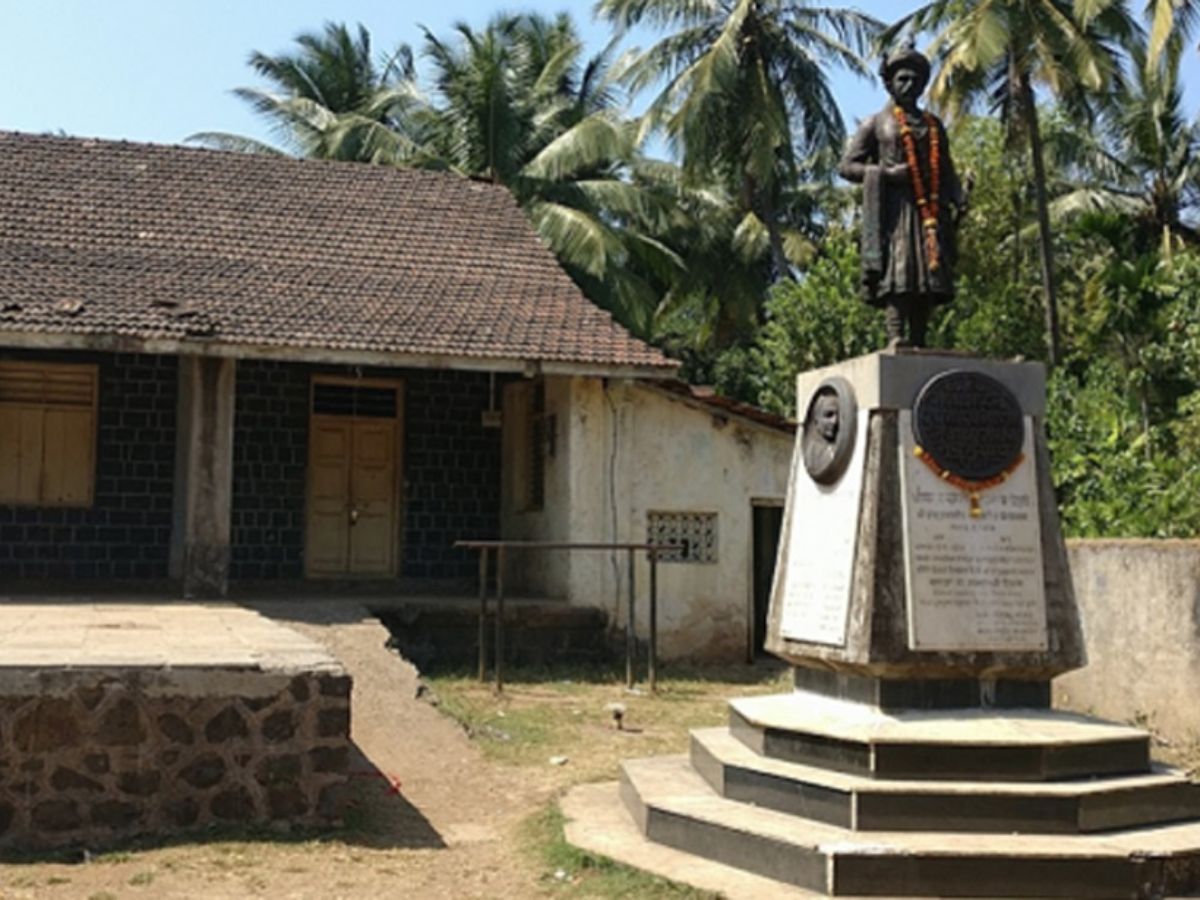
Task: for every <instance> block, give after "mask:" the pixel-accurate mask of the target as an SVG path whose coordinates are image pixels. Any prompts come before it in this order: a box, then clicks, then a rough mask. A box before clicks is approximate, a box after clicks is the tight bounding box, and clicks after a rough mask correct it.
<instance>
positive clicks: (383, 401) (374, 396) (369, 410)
mask: <svg viewBox="0 0 1200 900" xmlns="http://www.w3.org/2000/svg"><path fill="white" fill-rule="evenodd" d="M313 412H314V413H316V414H317V415H322V416H358V417H359V418H366V419H394V418H396V389H395V388H394V387H355V386H354V385H349V384H328V383H323V382H320V381H318V382H317V383H316V384H314V385H313Z"/></svg>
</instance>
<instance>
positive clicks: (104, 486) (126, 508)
mask: <svg viewBox="0 0 1200 900" xmlns="http://www.w3.org/2000/svg"><path fill="white" fill-rule="evenodd" d="M0 358H3V359H19V360H22V361H35V360H36V361H42V362H57V363H94V364H97V365H99V367H100V390H99V407H100V408H99V416H98V419H97V428H96V473H95V477H96V482H95V488H96V489H95V500H94V502H93V504H92V505H91V507H88V508H86V509H84V508H79V509H68V508H62V507H45V508H43V507H34V506H0V579H4V578H23V579H35V578H36V579H43V578H64V579H67V578H137V579H162V578H166V577H167V557H168V554H169V552H170V544H171V492H172V480H173V477H174V467H175V408H176V394H177V384H178V366H177V360H176V358H175V357H173V356H154V355H149V354H132V353H120V354H113V353H66V352H56V353H33V352H27V351H16V350H4V351H0Z"/></svg>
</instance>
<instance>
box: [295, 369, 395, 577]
mask: <svg viewBox="0 0 1200 900" xmlns="http://www.w3.org/2000/svg"><path fill="white" fill-rule="evenodd" d="M396 389H397V390H398V386H397V387H396ZM397 400H398V398H397ZM396 411H397V417H396V418H384V417H371V416H362V417H359V416H354V415H322V414H316V413H314V414H313V415H312V418H311V424H310V427H309V432H310V437H309V489H308V496H309V506H308V538H307V542H306V543H307V553H306V571H307V573H308V574H309V575H311V576H314V577H334V576H347V577H359V578H387V577H391V576H393V575H395V574H396V562H397V556H398V552H397V545H398V543H399V541H398V527H397V526H398V524H399V521H400V515H399V492H398V491H397V484H398V482H397V470H398V467H397V460H398V457H399V453H398V452H397V450H398V448H397V440H398V438H397V435H398V434H399V403H398V402H397V404H396Z"/></svg>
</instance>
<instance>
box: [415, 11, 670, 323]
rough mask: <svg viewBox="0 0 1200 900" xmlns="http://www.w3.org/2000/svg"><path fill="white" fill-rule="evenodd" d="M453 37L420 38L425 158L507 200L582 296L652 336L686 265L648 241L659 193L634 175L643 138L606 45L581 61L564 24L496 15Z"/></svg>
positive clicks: (563, 19)
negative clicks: (666, 290)
mask: <svg viewBox="0 0 1200 900" xmlns="http://www.w3.org/2000/svg"><path fill="white" fill-rule="evenodd" d="M454 33H455V36H456V38H457V40H455V41H452V42H451V41H445V40H442V39H441V38H438V37H437V36H435V35H433V34H432V33H430V32H426V35H425V44H424V54H425V56H426V58H427V59H428V60H429V62H430V63H431V65H432V70H433V71H432V84H433V89H432V91H431V97H432V99H431V108H432V109H433V126H432V129H431V132H430V141H429V147H430V149H431V150H432V151H433V152H435V153H436V154H437V155H438V156H439V158H440V159H442V160H443V161H444V162H445V164H446V165H448V166H449V167H450V168H452V169H454V170H456V171H459V172H462V173H463V174H465V175H469V176H471V177H476V178H486V179H488V180H491V181H494V182H497V183H499V184H503V185H505V186H506V187H507V188H508V189H509V190H511V191H512V192H513V194H514V195H515V197H516V199H517V201H518V203H520V204H521V205H522V207H524V208H525V210H526V212H527V213H528V215H529V217H530V219H531V220H532V222H533V225H534V228H535V229H536V230H537V231H538V233H539V234H540V235H541V237H542V238H543V240H544V241H545V242H546V243H547V244H548V245H549V246H550V248H551V249H552V250H553V251H554V252H555V254H556V255H557V256H558V258H559V261H560V262H561V263H562V264H563V266H564V267H565V268H566V269H567V271H568V272H569V273H570V274H571V275H572V277H574V279H575V280H576V282H577V283H578V284H579V285H580V286H581V287H582V288H583V290H584V291H585V293H587V294H588V296H589V297H591V299H593V300H594V301H596V302H598V303H600V305H602V306H604V307H606V308H607V309H609V310H611V311H612V312H613V313H614V314H615V315H616V317H617V318H618V320H620V321H621V322H622V323H623V324H625V325H627V326H629V327H630V328H632V329H633V330H634V331H635V332H637V333H639V334H642V335H648V334H649V333H650V330H651V325H652V320H653V315H654V311H655V309H656V307H657V305H658V302H659V300H660V298H661V294H662V281H663V279H664V278H668V279H669V278H670V277H671V273H674V272H678V271H679V270H680V268H681V266H682V263H681V261H680V259H679V257H678V256H677V255H676V254H675V253H674V252H673V251H672V250H671V249H670V248H669V247H668V246H667V245H666V244H664V243H663V242H662V241H660V240H657V239H656V238H654V237H652V236H651V235H652V231H651V230H650V227H649V226H650V224H651V220H653V219H661V217H662V216H663V215H664V212H663V204H664V202H665V197H664V195H663V194H662V193H661V192H658V193H656V192H654V191H653V190H651V188H650V186H649V185H646V184H642V183H637V182H635V181H634V180H633V179H631V178H630V177H629V176H630V172H631V167H632V166H633V165H634V164H635V163H636V161H637V160H638V158H639V154H638V133H637V129H636V127H635V126H634V125H633V124H632V123H630V122H628V121H626V120H624V119H623V118H622V117H621V115H620V111H619V109H618V108H617V100H618V97H617V94H616V92H615V91H614V89H613V83H612V80H611V78H610V77H609V69H610V61H611V56H612V52H613V45H611V44H610V45H609V47H607V48H605V49H604V50H602V51H601V52H600V53H598V54H596V55H595V56H593V57H590V58H586V59H585V58H584V56H583V48H582V44H581V42H580V41H579V38H578V36H577V35H576V32H575V29H574V26H573V25H572V23H571V20H570V19H569V18H568V17H567V16H559V17H556V18H554V19H548V18H545V17H542V16H538V15H500V16H497V17H495V18H493V19H492V20H491V21H490V22H489V23H488V25H487V26H486V27H485V28H483V29H480V30H476V29H473V28H471V27H470V26H469V25H467V24H465V23H459V24H457V25H455V26H454Z"/></svg>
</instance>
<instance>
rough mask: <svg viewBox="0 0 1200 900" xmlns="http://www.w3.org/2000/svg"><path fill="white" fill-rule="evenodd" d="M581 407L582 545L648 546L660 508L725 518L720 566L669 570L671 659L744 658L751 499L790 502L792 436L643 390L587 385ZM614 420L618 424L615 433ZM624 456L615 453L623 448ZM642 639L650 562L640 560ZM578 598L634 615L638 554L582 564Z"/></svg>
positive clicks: (575, 498)
mask: <svg viewBox="0 0 1200 900" xmlns="http://www.w3.org/2000/svg"><path fill="white" fill-rule="evenodd" d="M572 395H573V399H574V401H575V402H574V403H573V410H572V428H573V431H572V448H573V450H574V451H575V453H574V454H573V456H572V460H571V466H572V474H571V481H572V491H571V503H572V513H571V516H570V525H571V528H572V532H573V533H572V539H573V540H606V541H621V542H631V543H632V542H644V541H645V540H646V537H647V534H646V526H647V513H648V512H649V511H651V510H661V511H680V512H715V513H717V530H718V550H717V555H718V561H717V562H716V563H714V564H696V563H687V564H684V563H663V564H660V566H659V579H658V581H659V592H658V593H659V617H658V632H659V651H660V655H661V656H662V658H663V659H681V658H694V659H740V658H744V657H745V655H746V653H747V650H748V643H749V629H750V620H751V616H752V613H753V597H752V581H751V578H752V573H751V559H752V540H753V530H752V502H753V501H754V500H760V501H761V500H767V501H774V502H782V501H783V498H784V497H785V495H786V493H787V473H788V467H789V464H790V461H791V452H792V436H791V435H790V434H787V433H785V432H782V431H779V430H776V429H771V428H767V427H765V426H762V425H759V424H757V423H753V422H749V421H747V420H742V419H739V418H737V417H734V416H727V415H723V414H719V413H714V412H713V411H710V410H708V409H706V408H698V407H697V406H696V405H693V404H692V403H689V402H686V401H684V400H682V399H676V398H675V397H673V396H671V395H668V394H665V393H662V392H659V391H657V390H655V389H654V388H652V387H649V386H643V385H639V384H637V383H628V382H627V383H621V384H614V383H611V382H610V383H609V384H608V385H607V386H606V385H604V384H602V383H601V382H599V381H596V380H588V379H577V380H576V382H575V383H574V384H573V390H572ZM614 421H615V423H616V428H615V429H614V428H613V424H614ZM614 450H615V453H614ZM635 578H636V588H637V617H636V627H637V631H638V635H639V637H641V638H645V636H646V635H647V631H648V604H647V600H648V596H649V564H648V562H647V561H646V559H645V558H644V555H642V554H638V555H637V557H636V563H635ZM570 594H571V602H573V603H582V604H589V605H595V606H600V607H602V608H604V609H606V610H608V611H609V614H610V616H611V617H612V621H613V622H614V623H616V624H617V625H618V626H619V627H622V628H623V627H624V623H625V621H626V620H627V613H626V610H627V597H628V557H627V556H626V555H625V554H624V553H620V554H603V555H600V556H596V555H589V556H588V558H584V557H583V555H582V554H580V555H576V556H575V557H573V559H572V562H571V590H570Z"/></svg>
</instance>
